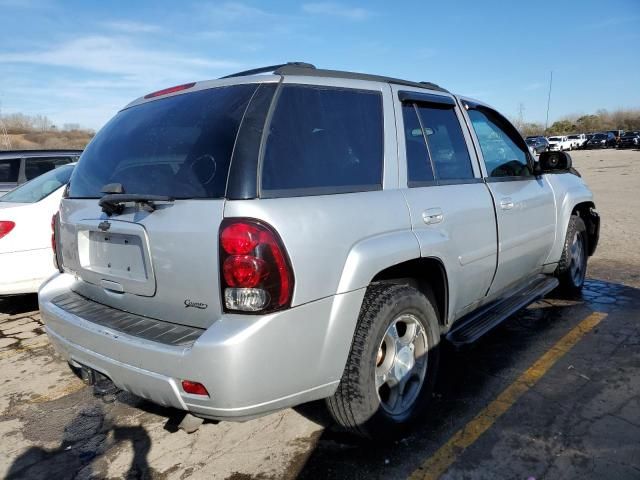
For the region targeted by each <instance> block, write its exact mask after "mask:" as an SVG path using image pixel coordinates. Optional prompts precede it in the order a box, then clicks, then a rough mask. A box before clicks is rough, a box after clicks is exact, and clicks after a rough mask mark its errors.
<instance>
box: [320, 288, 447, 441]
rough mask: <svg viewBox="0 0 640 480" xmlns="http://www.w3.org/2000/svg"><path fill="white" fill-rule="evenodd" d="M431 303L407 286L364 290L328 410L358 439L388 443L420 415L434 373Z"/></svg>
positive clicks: (435, 349)
mask: <svg viewBox="0 0 640 480" xmlns="http://www.w3.org/2000/svg"><path fill="white" fill-rule="evenodd" d="M439 340H440V334H439V329H438V320H437V315H436V312H435V308H434V305H433V302H432V301H431V300H430V299H429V298H428V297H427V296H425V295H424V294H423V293H421V292H420V291H418V290H417V289H415V288H413V287H411V286H408V285H395V284H375V285H372V286H370V287H369V288H368V289H367V293H366V295H365V298H364V301H363V304H362V309H361V311H360V316H359V319H358V325H357V327H356V332H355V335H354V337H353V342H352V345H351V351H350V352H349V357H348V359H347V364H346V366H345V369H344V373H343V375H342V379H341V380H340V384H339V386H338V389H337V390H336V392H335V394H334V395H333V396H332V397H330V398H329V399H328V400H327V406H328V408H329V411H330V412H331V414H332V416H333V418H334V419H335V421H336V422H337V423H338V424H339V425H341V426H342V427H344V428H346V429H347V430H349V431H351V432H352V433H355V434H357V435H360V436H363V437H367V438H375V439H378V440H383V441H384V440H388V439H392V438H396V437H397V436H398V435H400V434H402V433H403V432H404V431H405V430H406V428H407V427H408V425H410V424H411V423H412V421H413V420H415V419H416V418H419V417H420V416H421V415H422V414H424V413H425V410H426V405H427V402H428V400H429V397H430V396H431V392H432V391H433V385H434V383H435V378H436V372H437V370H438V359H439V352H438V343H439Z"/></svg>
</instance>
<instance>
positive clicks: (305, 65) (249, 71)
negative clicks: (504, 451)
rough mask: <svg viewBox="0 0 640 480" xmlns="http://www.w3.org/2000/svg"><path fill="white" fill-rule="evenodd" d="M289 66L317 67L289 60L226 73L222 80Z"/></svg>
mask: <svg viewBox="0 0 640 480" xmlns="http://www.w3.org/2000/svg"><path fill="white" fill-rule="evenodd" d="M287 66H294V67H298V68H313V69H315V68H316V67H315V65H312V64H310V63H305V62H287V63H280V64H278V65H269V66H268V67H260V68H252V69H251V70H244V71H242V72H238V73H232V74H231V75H225V76H224V77H220V80H222V79H224V78H233V77H246V76H249V75H258V74H259V73H269V72H275V71H276V70H278V69H280V68H282V67H287Z"/></svg>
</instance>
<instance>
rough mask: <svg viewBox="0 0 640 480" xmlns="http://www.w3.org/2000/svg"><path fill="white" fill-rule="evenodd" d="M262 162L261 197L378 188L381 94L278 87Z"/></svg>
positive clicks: (379, 180)
mask: <svg viewBox="0 0 640 480" xmlns="http://www.w3.org/2000/svg"><path fill="white" fill-rule="evenodd" d="M277 102H278V103H277V105H276V108H275V111H274V113H273V118H272V120H271V124H270V126H269V132H268V139H267V144H266V149H265V153H264V159H263V161H262V183H261V187H262V189H261V195H262V196H263V197H279V196H299V195H324V194H331V193H347V192H358V191H368V190H381V189H382V166H383V160H384V140H383V121H382V95H381V94H380V93H379V92H374V91H368V90H356V89H346V88H331V87H319V86H306V85H285V86H283V87H282V90H281V92H280V96H279V98H278V100H277Z"/></svg>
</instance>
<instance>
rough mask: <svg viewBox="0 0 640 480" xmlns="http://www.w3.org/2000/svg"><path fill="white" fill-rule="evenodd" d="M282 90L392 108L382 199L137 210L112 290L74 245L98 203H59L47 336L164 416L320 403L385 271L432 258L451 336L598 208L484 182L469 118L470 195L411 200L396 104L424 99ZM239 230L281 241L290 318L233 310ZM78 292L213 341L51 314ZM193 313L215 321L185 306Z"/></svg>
mask: <svg viewBox="0 0 640 480" xmlns="http://www.w3.org/2000/svg"><path fill="white" fill-rule="evenodd" d="M277 80H280V77H279V76H259V77H246V78H242V79H226V80H217V81H213V82H204V83H199V84H197V86H196V88H198V89H201V88H211V87H212V86H219V85H230V84H236V83H245V82H247V81H268V82H274V81H277ZM283 82H284V83H297V84H312V85H326V86H337V87H344V88H359V89H368V90H374V91H378V92H380V93H381V94H382V99H383V108H384V114H383V121H384V145H385V146H384V170H383V171H384V179H383V189H382V190H380V191H371V192H362V193H348V194H336V195H319V196H307V197H295V198H277V199H259V198H258V199H252V200H180V201H176V202H174V203H173V204H171V205H168V206H166V207H162V208H159V209H158V210H156V211H155V212H153V213H147V212H126V213H124V214H122V215H119V216H117V218H114V219H113V221H112V220H109V221H110V222H111V223H112V224H114V225H115V227H113V228H114V230H113V231H114V232H119V233H122V234H131V235H137V236H138V238H140V239H141V242H140V244H139V249H140V252H141V253H140V257H135V255H134V256H133V257H132V260H131V261H132V262H135V261H136V258H138V259H141V260H140V261H141V262H142V263H141V264H139V265H138V267H137V269H136V271H135V272H134V273H135V275H133V274H132V275H133V277H135V278H126V275H125V274H123V272H122V266H120V268H119V269H115V267H113V268H114V270H113V271H112V272H110V271H107V270H108V269H107V270H105V269H104V266H103V270H101V272H100V273H101V275H102V276H101V277H100V276H97V277H96V276H95V275H94V274H95V271H87V269H86V268H85V267H83V265H84V264H83V260H82V258H81V256H82V255H83V254H82V253H81V252H82V246H81V245H79V243H78V239H79V238H83V237H82V235H84V233H83V232H86V231H94V232H100V229H99V223H100V222H102V221H104V220H106V219H107V217H106V215H105V214H103V213H102V212H101V211H100V208H99V207H98V205H97V200H63V203H62V207H61V232H62V233H61V240H62V255H63V259H64V266H65V269H66V272H65V273H63V274H60V275H57V276H55V277H53V278H52V279H51V280H50V281H48V282H47V283H46V284H45V285H43V287H42V288H41V290H40V294H39V301H40V308H41V311H42V315H43V319H44V322H45V324H46V328H47V332H48V333H49V335H50V337H51V339H52V341H53V343H54V345H55V347H56V349H57V350H58V351H59V352H60V353H61V354H62V355H63V356H64V357H65V358H66V359H68V360H69V361H70V362H71V363H76V364H80V365H85V366H88V367H91V368H94V369H95V370H97V371H100V372H102V373H103V374H105V375H107V376H109V377H110V378H111V379H112V380H113V381H114V382H115V383H116V384H117V385H118V386H120V387H122V388H125V389H127V390H129V391H131V392H133V393H135V394H137V395H140V396H142V397H145V398H148V399H150V400H153V401H155V402H157V403H161V404H164V405H171V406H174V407H176V408H181V409H184V410H189V411H192V412H193V413H195V414H197V415H201V416H205V417H209V418H222V419H233V418H235V419H246V418H251V417H253V416H255V415H260V414H264V413H268V412H271V411H274V410H277V409H280V408H285V407H288V406H292V405H296V404H299V403H302V402H306V401H310V400H315V399H319V398H324V397H327V396H330V395H331V394H332V393H333V392H334V391H335V389H336V387H337V385H338V383H339V381H340V378H341V376H342V372H343V369H344V365H345V363H346V360H347V356H348V353H349V349H350V346H351V340H352V337H353V333H354V330H355V328H356V323H357V320H358V314H359V311H360V307H361V304H362V300H363V298H364V295H365V292H366V287H367V286H368V285H369V284H370V282H371V280H372V279H373V278H374V277H375V275H376V274H377V273H379V272H381V271H382V270H384V269H386V268H388V267H391V266H394V265H397V264H400V263H402V262H405V261H408V260H413V259H417V258H421V257H423V258H427V257H428V258H435V259H437V260H439V261H440V262H441V263H442V264H443V265H444V268H445V270H446V275H447V281H448V298H449V309H448V312H449V316H448V318H447V319H445V321H444V325H443V330H445V329H447V328H449V327H450V326H451V324H452V322H454V321H455V320H456V319H457V318H459V317H461V316H462V315H464V314H466V313H468V312H470V311H472V310H474V309H475V308H478V307H480V306H482V305H484V304H486V303H487V302H489V301H491V300H492V299H495V298H496V297H498V296H500V295H501V294H504V293H505V292H506V291H508V289H509V288H510V287H512V286H513V285H514V284H517V283H519V282H523V281H526V280H527V279H529V278H531V277H532V276H533V275H535V274H536V273H539V272H541V271H542V272H545V273H549V272H552V271H553V269H554V268H555V264H556V263H557V262H558V260H559V258H560V255H561V253H562V244H563V242H564V232H565V231H566V227H567V224H568V221H569V216H570V215H571V211H572V209H573V207H574V206H575V205H576V204H577V203H579V202H584V201H591V200H592V195H591V192H590V191H589V190H588V189H587V187H586V186H585V185H584V182H583V181H582V179H580V178H579V177H577V176H575V175H570V174H565V175H545V176H542V177H539V178H537V179H536V178H533V179H531V180H526V181H514V182H495V183H492V182H485V181H484V177H485V176H486V171H485V170H484V165H483V161H482V157H481V153H476V152H481V150H480V148H479V146H478V141H477V138H475V135H474V133H473V129H472V128H469V122H468V117H467V115H466V113H465V112H464V110H463V109H461V108H459V107H456V113H457V116H458V119H459V121H460V122H461V125H462V130H463V133H464V137H465V141H466V143H467V148H468V149H469V153H470V156H471V160H472V164H473V170H474V175H475V177H476V179H475V182H474V183H473V182H472V183H469V182H467V183H459V184H452V185H440V186H430V187H420V188H407V174H406V158H405V153H404V152H405V148H404V135H403V133H402V132H403V125H402V115H401V113H400V102H399V100H398V96H397V91H398V90H399V89H402V90H411V89H414V90H416V89H415V88H412V87H406V86H403V87H401V88H400V87H398V86H395V85H389V84H386V83H380V82H372V81H364V80H347V79H337V78H324V77H322V78H321V77H313V76H300V77H293V76H285V77H284V79H283ZM420 91H425V90H424V89H422V90H420ZM427 91H428V90H427ZM430 93H433V94H438V95H445V96H451V95H449V94H446V93H442V92H435V91H432V92H430ZM179 94H180V93H177V94H173V95H179ZM454 98H456V99H457V98H458V97H454ZM146 101H153V100H145V99H139V100H136V101H135V102H133V103H132V104H130V106H133V105H137V104H140V103H144V102H146ZM81 161H82V160H81ZM505 197H509V198H510V199H511V201H512V203H513V207H512V208H510V209H508V211H504V210H502V209H501V207H500V202H502V201H503V200H504V199H505ZM433 209H439V210H440V211H441V213H442V218H441V219H440V221H438V222H436V223H430V224H428V223H425V212H427V214H428V213H429V211H432V210H433ZM230 217H251V218H256V219H259V220H262V221H264V222H267V223H268V224H270V225H271V226H272V227H273V228H274V229H275V230H276V231H277V232H278V234H279V235H280V237H281V238H282V242H283V244H284V247H285V249H286V251H287V254H288V255H289V258H290V260H291V266H292V269H293V273H294V277H295V287H294V292H293V299H292V304H291V308H289V309H286V310H283V311H280V312H276V313H272V314H267V315H241V314H229V313H224V312H223V309H222V307H221V303H220V302H221V300H220V280H219V266H218V251H217V248H218V247H217V245H218V231H219V226H220V222H221V221H222V220H223V218H230ZM496 222H497V223H496ZM136 232H137V233H136ZM85 255H86V254H85ZM85 263H86V262H85ZM140 265H142V267H140ZM126 266H129V265H126ZM109 268H111V267H109ZM116 270H117V271H116ZM142 272H143V273H142ZM92 275H93V276H92ZM494 277H495V278H494ZM103 280H105V281H106V283H104V282H103ZM114 284H116V285H114ZM117 285H120V286H121V287H122V290H123V291H122V292H119V291H118V288H119V287H118V286H117ZM69 291H75V292H77V293H78V294H81V295H82V296H84V297H86V298H89V299H91V300H93V301H95V302H98V303H100V304H103V305H105V306H107V307H109V306H111V307H113V308H114V309H118V310H122V311H125V312H130V313H131V314H134V315H143V316H145V317H150V318H152V319H158V320H162V321H164V322H173V323H176V324H180V325H187V326H191V327H195V328H200V329H204V333H203V334H202V335H201V336H199V337H198V338H197V339H196V340H195V341H194V342H193V344H192V345H188V346H172V345H166V344H162V343H160V342H154V341H150V340H147V339H144V338H140V337H137V336H134V335H129V334H127V333H123V332H122V331H118V330H114V329H111V328H109V327H108V326H106V325H100V324H97V323H92V322H90V321H87V320H86V319H83V318H81V317H79V316H77V315H74V314H73V313H71V312H68V311H65V310H64V309H62V308H60V307H58V306H56V305H55V304H54V302H53V300H54V299H55V298H56V297H58V296H60V295H62V294H65V293H67V292H69ZM187 299H189V300H191V301H193V302H200V303H204V304H206V305H207V308H206V309H197V308H186V306H185V300H187ZM183 379H189V380H193V381H199V382H201V383H203V384H204V385H205V386H206V387H207V389H208V390H209V392H210V395H211V396H210V398H203V397H200V396H195V395H189V394H187V393H185V392H184V391H182V389H181V386H180V381H181V380H183Z"/></svg>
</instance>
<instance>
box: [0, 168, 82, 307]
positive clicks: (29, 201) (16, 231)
mask: <svg viewBox="0 0 640 480" xmlns="http://www.w3.org/2000/svg"><path fill="white" fill-rule="evenodd" d="M74 167H75V164H68V165H64V166H61V167H58V168H56V169H54V170H51V171H49V172H47V173H45V174H43V175H41V176H39V177H37V178H34V179H33V180H31V181H29V182H27V183H25V184H23V185H21V186H19V187H17V188H15V189H14V190H12V191H10V192H9V193H6V194H5V195H3V196H2V197H0V295H14V294H22V293H34V292H37V291H38V288H39V287H40V285H41V284H42V282H43V281H45V280H46V279H47V278H48V277H50V276H51V275H52V274H53V273H55V272H56V268H55V266H54V261H53V250H52V248H51V219H52V217H53V215H55V213H56V212H57V211H58V206H59V204H60V200H61V199H62V193H63V191H64V187H65V186H66V185H67V183H68V182H69V177H71V172H73V169H74Z"/></svg>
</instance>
